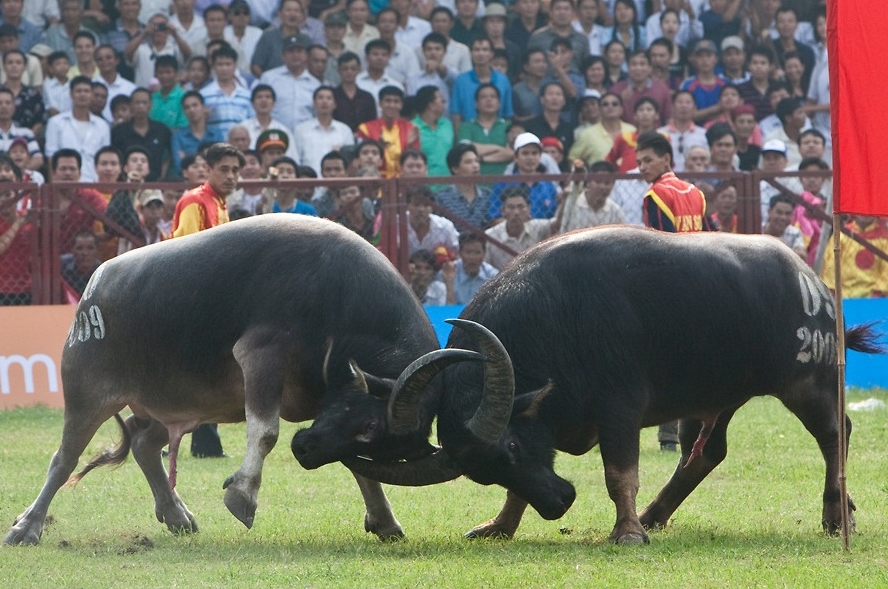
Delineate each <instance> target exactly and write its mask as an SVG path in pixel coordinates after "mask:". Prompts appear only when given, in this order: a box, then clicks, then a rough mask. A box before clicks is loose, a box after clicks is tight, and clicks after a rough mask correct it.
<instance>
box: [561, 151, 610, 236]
mask: <svg viewBox="0 0 888 589" xmlns="http://www.w3.org/2000/svg"><path fill="white" fill-rule="evenodd" d="M588 172H589V174H591V175H589V176H587V177H586V181H585V182H577V183H576V184H575V185H574V189H573V192H572V194H571V195H570V197H568V199H567V203H566V204H565V206H564V215H563V217H562V220H561V229H560V232H561V233H567V232H568V231H574V230H576V229H585V228H587V227H599V226H601V225H623V224H625V223H626V216H625V215H624V214H623V209H622V208H621V207H620V205H618V204H617V203H615V202H614V201H612V200H610V199H609V197H610V195H611V192H613V190H614V178H613V176H612V175H611V174H615V173H616V172H617V168H616V166H614V165H613V164H611V163H608V162H595V163H594V164H592V165H591V166H590V167H589V170H588Z"/></svg>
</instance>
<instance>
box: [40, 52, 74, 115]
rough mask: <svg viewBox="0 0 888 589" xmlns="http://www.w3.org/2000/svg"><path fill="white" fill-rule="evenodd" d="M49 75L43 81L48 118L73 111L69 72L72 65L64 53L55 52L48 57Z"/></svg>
mask: <svg viewBox="0 0 888 589" xmlns="http://www.w3.org/2000/svg"><path fill="white" fill-rule="evenodd" d="M47 64H48V66H49V75H48V76H47V77H46V79H45V80H43V102H44V104H45V105H46V116H47V118H49V117H52V116H55V115H57V114H59V113H60V112H62V111H66V110H71V86H70V84H69V82H70V78H69V77H68V71H69V69H70V65H71V63H70V62H69V61H68V54H67V53H65V52H64V51H54V52H52V53H51V54H50V55H49V57H47Z"/></svg>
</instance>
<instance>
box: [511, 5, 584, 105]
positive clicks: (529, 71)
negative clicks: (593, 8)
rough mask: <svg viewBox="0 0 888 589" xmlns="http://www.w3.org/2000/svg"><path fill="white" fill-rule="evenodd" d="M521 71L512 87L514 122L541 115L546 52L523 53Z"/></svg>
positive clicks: (534, 50) (540, 50) (546, 66)
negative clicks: (541, 92) (520, 75)
mask: <svg viewBox="0 0 888 589" xmlns="http://www.w3.org/2000/svg"><path fill="white" fill-rule="evenodd" d="M590 1H592V0H590ZM521 69H522V71H523V75H522V77H521V81H520V82H518V83H517V84H515V86H513V87H512V104H513V105H514V108H515V117H514V120H516V121H526V120H528V119H530V118H533V117H535V116H538V115H541V114H543V105H542V104H541V103H540V90H541V89H542V85H543V80H544V79H545V77H546V72H547V70H548V69H549V63H548V62H547V61H546V52H545V51H543V50H542V49H529V50H527V51H526V52H525V53H524V61H523V64H522V66H521Z"/></svg>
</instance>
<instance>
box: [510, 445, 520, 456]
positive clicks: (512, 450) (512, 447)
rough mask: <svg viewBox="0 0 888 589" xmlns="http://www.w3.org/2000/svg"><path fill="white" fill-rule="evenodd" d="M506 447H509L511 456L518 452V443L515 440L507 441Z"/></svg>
mask: <svg viewBox="0 0 888 589" xmlns="http://www.w3.org/2000/svg"><path fill="white" fill-rule="evenodd" d="M508 448H509V453H510V454H512V455H513V456H514V455H515V454H517V453H518V444H517V443H515V442H509V445H508Z"/></svg>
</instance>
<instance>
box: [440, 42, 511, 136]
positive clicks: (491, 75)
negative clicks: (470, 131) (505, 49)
mask: <svg viewBox="0 0 888 589" xmlns="http://www.w3.org/2000/svg"><path fill="white" fill-rule="evenodd" d="M471 55H472V69H471V70H469V71H467V72H465V73H463V74H460V75H459V76H457V78H456V82H454V84H453V94H452V95H451V98H450V114H451V118H452V120H453V126H454V128H455V129H456V130H457V131H459V126H460V125H461V124H462V123H463V121H471V120H472V119H473V118H475V115H476V110H475V92H476V91H477V89H478V88H479V87H480V86H481V84H493V85H494V86H496V88H497V90H498V91H499V99H500V109H499V112H498V113H497V114H498V115H499V116H500V117H501V118H507V119H508V118H511V117H512V115H513V111H512V85H511V84H510V83H509V79H508V77H507V76H506V75H505V74H502V73H500V72H498V71H496V70H494V69H493V67H491V65H490V62H491V60H492V59H493V46H492V45H491V43H490V39H487V38H486V37H479V38H477V39H475V40H474V41H472V45H471Z"/></svg>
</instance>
